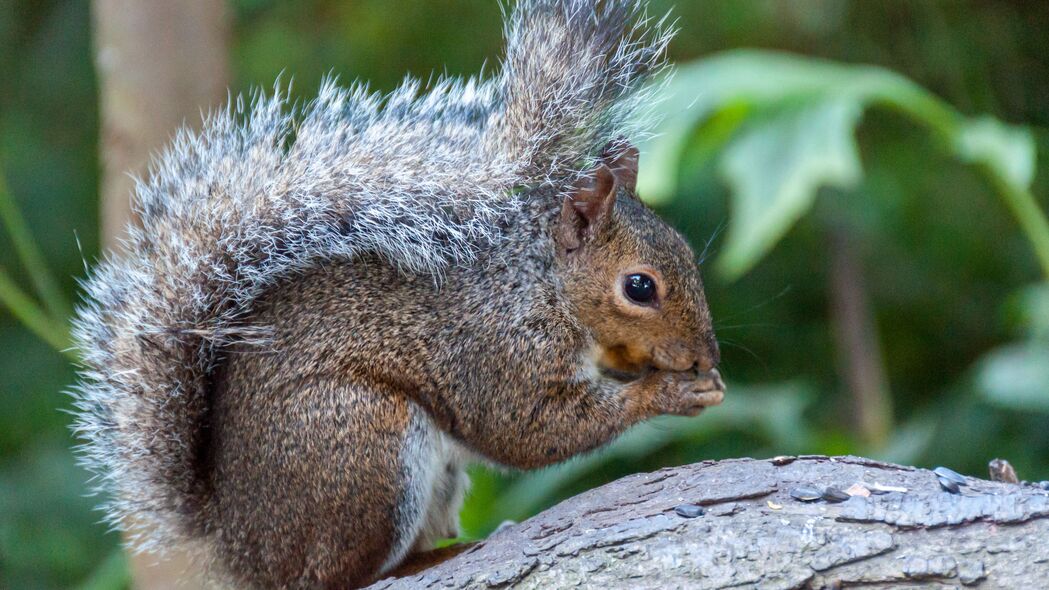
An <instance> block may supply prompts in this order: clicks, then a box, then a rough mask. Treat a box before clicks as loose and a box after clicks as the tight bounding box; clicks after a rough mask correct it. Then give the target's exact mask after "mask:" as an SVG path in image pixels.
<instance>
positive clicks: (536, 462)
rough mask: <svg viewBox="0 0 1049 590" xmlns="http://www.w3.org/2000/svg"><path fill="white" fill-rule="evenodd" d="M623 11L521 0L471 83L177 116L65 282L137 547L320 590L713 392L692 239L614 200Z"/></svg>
mask: <svg viewBox="0 0 1049 590" xmlns="http://www.w3.org/2000/svg"><path fill="white" fill-rule="evenodd" d="M646 14H647V13H646V7H645V6H644V4H643V2H641V1H639V0H520V1H519V2H518V3H517V4H516V6H515V7H514V9H513V11H512V13H511V14H510V16H509V17H508V21H507V23H506V50H505V56H504V58H503V60H502V64H501V68H500V70H499V72H498V73H497V74H496V75H495V76H494V77H492V78H490V79H481V78H471V79H467V80H462V79H452V78H445V79H440V80H438V81H436V82H434V83H433V84H432V85H431V86H430V88H429V89H428V90H423V89H422V88H421V85H420V84H419V83H418V82H416V81H413V80H411V79H409V80H408V81H406V82H405V83H404V84H403V85H402V86H401V87H399V88H398V89H397V90H395V91H393V92H392V93H391V94H389V95H386V96H380V95H377V94H373V93H370V92H369V91H368V90H366V88H365V87H363V86H361V85H356V86H353V87H351V88H349V89H344V88H340V87H339V86H337V85H336V84H335V83H334V82H332V81H327V82H325V83H324V84H323V85H322V87H321V89H320V91H319V96H318V98H317V99H316V100H315V101H314V102H312V103H310V104H308V105H305V106H301V107H299V108H298V109H294V108H290V107H289V106H288V100H287V98H286V96H285V95H284V94H283V93H282V92H281V91H280V90H279V88H278V90H277V91H275V93H274V95H273V96H270V97H266V96H264V95H262V94H257V95H256V96H255V97H254V98H253V100H251V101H250V102H247V101H245V100H243V99H237V100H234V101H232V102H231V104H230V105H229V106H227V107H226V108H225V109H223V110H221V111H219V112H215V113H211V114H209V115H207V116H206V118H205V123H204V125H203V128H202V130H201V131H200V132H198V133H193V132H190V131H187V130H182V131H180V132H179V133H178V134H177V135H176V136H175V138H174V140H173V143H172V145H171V146H169V148H168V149H167V150H166V151H165V152H163V153H162V154H161V155H160V156H159V157H158V159H157V160H156V161H155V162H154V164H153V167H152V168H151V170H150V174H149V177H148V180H146V181H143V182H140V183H138V185H137V187H136V202H137V208H138V212H139V217H140V219H141V225H140V227H133V228H131V230H130V234H129V238H128V240H127V242H126V244H125V246H126V247H125V251H124V252H122V253H121V254H119V255H117V254H113V255H110V256H108V257H107V258H105V259H104V260H102V261H100V263H99V264H98V265H97V266H96V267H95V269H94V270H93V271H92V273H91V274H90V275H89V277H88V278H87V279H86V280H85V281H84V286H85V291H86V294H85V298H84V302H83V303H82V304H81V305H80V307H79V308H78V310H77V316H76V319H75V321H74V327H73V333H74V337H75V341H76V343H77V347H78V349H79V351H80V354H81V356H82V369H81V375H82V378H81V379H80V381H79V383H78V385H77V386H76V387H75V389H74V391H73V395H74V396H75V405H76V412H77V421H76V425H75V429H76V430H77V432H78V433H79V435H80V436H81V437H82V438H83V440H84V443H83V445H82V446H81V449H80V458H81V461H82V463H83V464H85V465H86V466H87V467H88V468H90V469H91V470H92V471H93V472H94V473H95V474H97V477H98V483H99V486H98V487H99V489H100V490H101V491H102V492H104V493H105V494H106V496H107V498H108V499H107V500H106V504H105V505H104V507H103V508H104V509H105V510H106V512H107V515H108V519H109V521H110V522H111V523H112V524H113V525H114V526H115V527H116V528H118V529H120V530H122V531H123V532H124V533H125V538H126V539H127V541H128V543H129V544H130V545H131V546H132V547H137V548H143V549H149V550H157V551H161V552H162V551H163V550H164V549H166V548H170V547H176V546H177V547H185V548H191V549H192V550H194V551H197V552H199V554H200V555H201V556H202V559H203V560H205V561H206V563H208V564H209V568H208V569H209V571H212V572H214V574H215V576H216V577H217V578H218V579H219V580H221V581H223V582H226V583H230V584H234V585H236V586H238V587H249V588H336V587H339V588H342V587H356V586H361V585H364V584H367V583H370V582H372V581H375V580H378V579H380V578H381V577H382V576H383V575H384V574H388V573H389V572H390V571H391V570H393V569H394V568H396V567H397V566H398V565H399V564H401V563H402V562H403V561H404V560H405V558H406V557H407V556H409V555H414V554H418V553H419V552H422V551H426V550H427V549H429V548H431V547H433V544H434V542H435V541H437V540H439V539H443V538H449V537H455V536H457V534H458V512H459V509H460V507H461V505H462V502H463V497H464V494H465V491H466V488H467V485H468V481H467V476H466V473H465V471H464V466H465V465H466V464H467V463H468V462H471V461H483V462H488V463H491V464H495V465H499V466H506V467H510V468H522V469H529V468H535V467H540V466H543V465H548V464H552V463H556V462H559V461H563V460H565V459H568V458H570V457H572V456H574V455H577V454H580V453H584V452H587V451H590V450H593V449H596V448H598V447H600V446H601V445H603V444H605V443H607V442H608V441H610V440H611V439H613V438H614V437H615V436H616V435H618V434H619V433H621V432H623V431H624V430H625V429H627V428H628V427H630V426H631V425H633V424H635V423H637V422H640V421H642V420H645V419H647V418H650V417H654V416H657V415H662V414H678V415H687V416H692V415H695V414H697V413H699V412H700V410H702V409H703V408H705V407H708V406H712V405H716V404H718V403H720V402H721V400H722V397H723V394H724V389H725V387H724V384H723V382H722V380H721V377H720V375H719V374H718V372H717V368H716V367H717V364H718V361H719V353H718V346H717V342H716V340H715V337H714V332H713V329H712V325H711V317H710V312H709V309H708V306H707V303H706V299H705V295H704V291H703V285H702V282H701V279H700V274H699V269H698V266H697V263H696V261H695V260H696V259H695V255H694V253H693V251H692V250H691V248H690V247H689V245H688V243H687V242H686V241H685V240H684V239H683V238H682V237H681V236H680V235H679V234H678V233H677V232H676V231H675V230H673V229H672V228H671V227H670V226H668V225H667V224H666V223H665V222H663V221H662V220H660V218H659V217H657V216H656V215H655V214H654V213H653V212H652V211H651V210H650V209H648V208H647V207H646V206H645V205H644V204H643V203H642V202H641V201H640V200H639V199H638V197H637V195H636V194H635V184H636V179H637V170H638V159H639V156H638V150H637V149H636V148H635V147H633V145H632V144H631V143H630V142H629V141H628V140H627V139H625V138H628V137H631V136H634V135H636V134H638V133H641V131H642V128H640V127H638V124H637V123H636V121H637V120H639V117H637V116H636V115H637V114H638V112H639V111H640V109H642V108H643V107H644V106H646V104H647V103H649V102H650V100H651V95H650V92H651V86H650V85H646V84H645V82H646V80H648V79H649V78H651V76H652V75H653V74H655V73H657V72H659V71H660V70H662V69H664V68H666V67H668V66H667V65H666V59H665V48H666V45H667V43H668V41H669V39H670V38H671V36H672V32H671V31H669V30H668V29H667V28H666V27H665V26H664V25H663V21H659V22H656V23H653V22H652V21H651V20H650V19H649V18H648V17H647V16H646Z"/></svg>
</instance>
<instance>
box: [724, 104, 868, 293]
mask: <svg viewBox="0 0 1049 590" xmlns="http://www.w3.org/2000/svg"><path fill="white" fill-rule="evenodd" d="M861 114H862V107H861V105H860V104H859V103H857V102H856V101H854V100H849V99H831V100H826V101H822V102H818V103H815V104H812V105H807V106H804V107H801V108H789V109H784V110H783V111H780V112H778V113H776V114H774V115H773V116H771V117H769V118H768V119H767V120H763V121H760V123H759V124H756V125H751V126H750V127H749V128H748V129H747V130H746V131H744V132H743V133H742V134H741V135H740V136H739V137H738V138H736V139H735V140H734V141H733V142H732V144H731V145H730V146H729V147H728V149H727V150H726V151H725V153H724V156H723V158H722V160H721V170H722V174H723V175H724V177H725V179H726V181H727V183H728V185H729V186H730V187H731V188H732V193H733V196H734V198H733V212H732V218H731V221H730V223H729V235H728V243H727V245H726V246H725V249H724V254H723V255H722V256H721V258H720V260H719V261H718V264H719V268H720V270H721V271H722V272H724V273H725V274H726V275H728V276H731V277H736V276H739V275H741V274H742V273H743V272H745V271H746V270H747V269H749V268H750V267H751V266H752V265H753V264H754V263H755V262H757V260H758V259H760V258H761V256H763V255H764V254H765V253H766V252H767V251H768V250H769V249H771V248H772V246H773V245H774V244H775V243H776V241H778V240H779V239H780V237H782V236H783V234H784V233H786V231H787V230H788V229H789V228H790V227H791V226H792V225H794V223H795V222H796V221H797V220H798V219H799V218H800V217H801V216H802V215H804V214H805V212H806V211H808V209H809V208H810V207H811V206H812V203H813V201H814V200H815V198H816V191H817V190H818V189H819V188H820V187H821V186H831V187H837V188H843V189H847V188H852V187H854V186H856V184H857V183H859V181H860V179H861V177H862V175H863V172H862V168H861V166H860V157H859V149H858V148H857V146H856V141H855V139H854V137H853V133H854V131H855V127H856V123H857V122H858V121H859V118H860V116H861Z"/></svg>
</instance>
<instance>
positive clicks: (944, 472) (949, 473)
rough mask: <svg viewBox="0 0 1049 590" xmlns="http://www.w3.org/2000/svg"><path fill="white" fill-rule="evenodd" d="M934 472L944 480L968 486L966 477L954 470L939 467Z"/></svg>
mask: <svg viewBox="0 0 1049 590" xmlns="http://www.w3.org/2000/svg"><path fill="white" fill-rule="evenodd" d="M932 472H933V473H935V474H936V475H938V476H940V477H942V478H943V479H949V480H951V481H953V482H954V483H956V484H958V485H960V486H964V485H967V484H968V482H967V481H966V479H965V476H964V475H962V474H960V473H958V472H957V471H954V470H953V469H948V468H946V467H937V468H936V469H933V470H932Z"/></svg>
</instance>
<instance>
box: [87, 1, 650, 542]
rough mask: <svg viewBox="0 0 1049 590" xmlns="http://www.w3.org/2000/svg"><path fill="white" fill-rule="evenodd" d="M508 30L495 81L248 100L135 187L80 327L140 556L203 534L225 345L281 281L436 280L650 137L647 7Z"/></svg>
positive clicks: (111, 489) (121, 523)
mask: <svg viewBox="0 0 1049 590" xmlns="http://www.w3.org/2000/svg"><path fill="white" fill-rule="evenodd" d="M506 33H507V49H506V56H505V59H504V62H503V67H502V69H501V72H500V73H499V74H498V75H497V76H496V77H495V78H494V79H491V80H479V79H469V80H458V79H444V80H441V81H439V82H437V83H435V84H434V85H433V86H432V87H431V88H429V89H428V90H426V91H425V92H421V91H420V84H419V82H417V81H415V80H407V81H406V82H405V83H404V84H403V85H402V86H401V87H400V88H398V89H397V90H395V91H394V92H393V93H391V94H389V95H387V96H379V95H376V94H373V93H370V92H368V91H367V90H366V88H364V87H362V86H359V85H358V86H353V87H351V88H349V89H343V88H339V87H337V86H336V85H335V84H334V83H332V82H328V83H325V84H324V85H323V86H322V88H321V90H320V94H319V96H318V98H317V99H316V101H314V102H313V103H312V104H310V105H309V106H307V107H305V108H303V109H301V110H299V111H298V112H295V110H294V109H290V108H289V107H288V105H287V101H286V98H285V97H284V96H282V95H281V94H280V93H279V92H277V94H276V95H275V96H273V97H264V96H262V95H258V96H256V97H255V98H254V100H252V101H251V104H250V105H247V104H245V102H244V101H243V100H242V99H238V100H236V101H233V103H232V104H231V105H230V106H229V107H227V108H226V109H225V110H223V111H221V112H217V113H213V114H211V115H209V116H208V117H206V119H205V121H204V125H203V129H202V130H201V131H200V132H199V133H193V132H191V131H187V130H182V131H180V132H179V133H178V134H177V136H176V137H175V140H174V141H173V143H172V144H171V146H169V147H168V149H167V150H166V151H165V152H164V153H163V154H162V155H161V156H160V157H159V158H158V159H157V161H156V162H155V163H154V166H153V168H152V170H151V171H150V175H149V180H148V181H146V182H141V183H139V184H138V185H137V187H136V191H135V202H136V205H137V208H138V211H139V213H140V216H141V221H142V227H141V229H132V230H131V233H130V237H129V238H128V240H127V243H126V244H125V246H126V248H125V250H126V252H125V253H124V254H122V255H120V256H116V257H111V258H107V259H106V260H105V261H104V262H102V263H101V264H99V265H98V267H97V268H96V269H95V271H94V272H93V274H92V275H91V276H90V278H88V279H87V280H86V281H85V282H84V288H85V291H86V297H85V303H84V304H83V305H82V306H81V307H80V308H79V310H78V314H77V318H76V320H75V323H74V330H73V332H74V337H75V340H76V343H77V348H78V350H79V351H80V353H81V354H82V358H83V370H82V371H81V375H82V381H81V383H80V384H79V385H78V386H77V387H76V388H75V390H74V396H75V397H76V406H77V408H78V418H77V422H76V426H75V429H76V431H77V433H78V434H79V435H80V436H81V437H82V438H83V439H84V441H85V443H84V444H83V446H82V447H81V457H82V460H83V462H84V464H86V465H87V466H88V467H89V468H90V469H91V470H92V471H94V472H95V473H96V474H97V476H98V478H99V479H98V484H99V488H100V489H101V490H103V491H104V492H106V493H107V494H108V498H109V501H108V504H107V505H106V509H107V512H108V515H109V518H110V521H111V522H112V523H113V524H114V525H116V526H117V527H118V528H121V529H124V530H125V531H126V532H127V533H129V536H130V537H131V539H132V540H133V542H134V544H135V545H137V546H138V547H141V548H151V549H163V548H164V547H167V546H169V545H172V544H184V543H187V542H192V541H194V540H195V539H199V538H200V537H202V536H203V535H205V533H206V523H203V522H201V521H200V518H199V516H200V510H201V506H202V504H203V503H204V502H206V500H207V494H208V492H207V489H206V485H205V483H204V481H203V479H204V478H202V477H200V471H199V470H200V469H201V468H202V467H201V465H199V462H198V459H199V451H200V447H201V446H202V445H205V444H206V438H205V436H204V433H203V432H202V430H204V429H203V428H202V425H203V424H204V423H205V420H206V413H207V409H208V408H207V404H208V402H207V391H208V386H209V384H208V379H209V375H210V373H211V370H212V369H213V368H214V366H215V365H216V364H217V363H219V362H221V359H220V358H219V353H220V352H221V350H222V348H223V347H224V346H225V345H227V344H229V343H230V342H233V341H245V340H246V341H253V342H259V343H264V342H265V340H266V331H265V330H264V329H260V328H257V327H248V326H249V325H250V322H249V321H246V318H250V313H251V309H252V304H253V301H254V300H255V299H256V298H257V297H258V296H259V294H260V293H261V292H263V291H264V290H265V289H266V288H267V287H269V286H271V285H273V284H274V282H275V281H277V280H279V279H283V278H286V277H288V276H289V275H292V274H294V273H296V272H297V271H301V270H302V269H304V268H308V267H310V266H311V265H315V264H317V263H318V262H319V261H323V260H324V259H331V258H344V257H354V256H358V255H360V254H362V253H376V254H379V255H381V256H383V257H384V258H385V259H387V260H388V261H389V262H390V264H393V265H396V266H397V267H398V268H400V269H402V270H403V271H404V272H410V273H427V274H430V275H433V276H434V277H435V279H437V278H439V276H440V273H441V271H442V269H443V268H446V266H447V265H449V264H463V263H468V262H469V261H470V260H471V257H472V256H473V254H474V252H475V250H476V249H477V247H478V246H479V245H481V244H484V243H492V242H494V241H497V240H498V239H499V233H500V231H502V230H499V229H498V228H499V227H500V225H499V220H500V219H501V218H502V217H503V216H504V215H505V214H506V213H507V212H508V211H510V210H513V209H514V208H515V207H516V201H515V199H516V197H514V195H515V194H518V193H519V191H517V190H515V189H517V188H519V187H534V186H538V185H542V184H548V183H557V185H558V186H561V185H563V183H565V182H567V181H568V180H569V179H572V178H573V177H575V176H576V175H578V174H579V173H580V171H582V170H584V169H585V167H586V166H587V165H588V161H589V160H590V159H592V158H593V157H595V156H596V155H597V154H598V152H600V150H601V149H602V148H603V147H604V145H605V144H607V143H608V142H609V141H614V140H617V139H619V138H620V137H624V136H631V135H634V134H635V132H636V131H637V130H636V129H632V128H631V127H630V124H631V120H632V115H633V114H634V112H635V110H636V108H637V107H638V106H639V105H640V104H642V103H643V102H644V101H645V98H644V97H643V96H640V95H639V93H638V88H639V85H640V84H641V83H642V82H643V80H644V78H645V77H646V76H647V75H648V74H650V73H651V72H652V71H653V70H654V69H657V68H659V67H661V65H662V60H663V51H664V49H665V46H666V43H667V41H668V40H669V33H668V32H666V31H665V30H663V29H662V28H661V27H659V26H656V27H652V28H651V30H649V27H648V22H647V19H646V17H645V15H644V6H643V4H642V3H641V2H640V1H638V0H603V1H601V0H522V1H521V2H519V3H518V5H517V6H516V8H515V10H514V12H513V14H512V15H511V16H510V17H509V19H508V24H507V30H506ZM565 186H567V185H565Z"/></svg>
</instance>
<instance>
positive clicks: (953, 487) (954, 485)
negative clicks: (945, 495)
mask: <svg viewBox="0 0 1049 590" xmlns="http://www.w3.org/2000/svg"><path fill="white" fill-rule="evenodd" d="M936 479H937V480H938V481H939V482H940V487H941V488H943V489H945V490H947V491H948V492H950V493H952V494H957V493H959V492H961V488H959V487H958V482H956V481H954V480H953V479H947V478H946V477H943V476H938V477H937V478H936Z"/></svg>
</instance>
